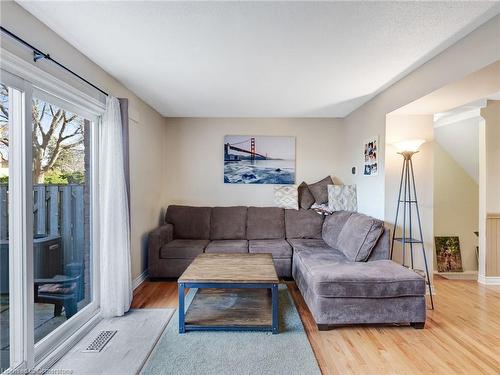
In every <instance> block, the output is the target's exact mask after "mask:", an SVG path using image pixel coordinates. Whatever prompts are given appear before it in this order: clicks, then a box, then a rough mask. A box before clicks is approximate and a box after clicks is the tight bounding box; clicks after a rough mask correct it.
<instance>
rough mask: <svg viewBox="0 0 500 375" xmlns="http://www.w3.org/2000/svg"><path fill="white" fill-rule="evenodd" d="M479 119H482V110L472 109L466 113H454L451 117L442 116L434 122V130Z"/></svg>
mask: <svg viewBox="0 0 500 375" xmlns="http://www.w3.org/2000/svg"><path fill="white" fill-rule="evenodd" d="M435 116H436V115H435ZM479 117H481V108H476V109H471V110H469V111H466V112H460V113H453V114H451V115H447V116H442V117H440V118H439V119H437V120H434V129H435V128H440V127H442V126H446V125H451V124H456V123H457V122H460V121H465V120H471V119H475V118H479Z"/></svg>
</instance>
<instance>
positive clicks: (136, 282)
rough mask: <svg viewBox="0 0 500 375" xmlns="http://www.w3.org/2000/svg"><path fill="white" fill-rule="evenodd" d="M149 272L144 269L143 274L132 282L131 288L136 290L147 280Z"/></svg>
mask: <svg viewBox="0 0 500 375" xmlns="http://www.w3.org/2000/svg"><path fill="white" fill-rule="evenodd" d="M148 275H149V270H148V269H147V268H146V269H145V270H144V272H143V273H141V274H140V275H139V276H137V277H136V278H135V279H134V280H132V288H133V289H134V290H136V289H137V288H138V287H139V286H140V285H141V284H142V283H143V282H144V281H146V279H147V278H148Z"/></svg>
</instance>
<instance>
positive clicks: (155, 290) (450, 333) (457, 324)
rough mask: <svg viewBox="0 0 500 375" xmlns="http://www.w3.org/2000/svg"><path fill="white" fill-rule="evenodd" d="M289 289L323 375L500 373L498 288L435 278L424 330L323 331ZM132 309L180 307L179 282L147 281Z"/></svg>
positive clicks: (295, 292) (290, 286) (296, 293)
mask: <svg viewBox="0 0 500 375" xmlns="http://www.w3.org/2000/svg"><path fill="white" fill-rule="evenodd" d="M287 284H288V289H289V291H290V293H291V294H292V296H293V298H294V300H295V303H296V306H297V309H298V311H299V314H300V316H301V318H302V322H303V324H304V327H305V330H306V332H307V336H308V338H309V341H310V343H311V346H312V348H313V350H314V353H315V355H316V359H317V360H318V363H319V365H320V368H321V371H322V373H323V374H324V375H326V374H398V375H399V374H500V287H499V286H488V287H486V286H483V285H480V284H478V283H476V282H474V281H465V280H445V279H441V278H439V279H437V278H436V280H435V288H436V296H435V299H434V303H435V306H436V310H434V311H431V310H428V316H427V323H426V326H425V329H422V330H416V329H413V328H410V327H387V326H384V327H380V326H376V327H345V328H337V329H335V330H331V331H318V329H317V328H316V325H315V323H314V320H313V318H312V316H311V314H310V312H309V310H308V308H307V306H306V304H305V302H304V301H303V299H302V296H301V295H300V292H299V291H298V289H297V287H296V286H295V284H294V283H293V282H288V283H287ZM132 307H134V308H154V307H177V285H176V283H175V282H173V281H170V282H168V281H160V282H149V281H146V282H144V283H143V284H142V285H141V286H140V287H139V288H138V289H137V290H136V291H135V294H134V301H133V303H132Z"/></svg>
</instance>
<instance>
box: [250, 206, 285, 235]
mask: <svg viewBox="0 0 500 375" xmlns="http://www.w3.org/2000/svg"><path fill="white" fill-rule="evenodd" d="M284 211H285V210H283V209H282V208H278V207H248V214H247V239H249V240H273V239H279V238H285V212H284Z"/></svg>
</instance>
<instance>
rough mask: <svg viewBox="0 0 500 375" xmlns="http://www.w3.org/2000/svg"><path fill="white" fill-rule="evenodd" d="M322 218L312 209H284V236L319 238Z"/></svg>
mask: <svg viewBox="0 0 500 375" xmlns="http://www.w3.org/2000/svg"><path fill="white" fill-rule="evenodd" d="M323 219H324V218H323V215H319V214H317V213H316V212H315V211H314V210H285V229H286V238H321V228H322V226H323Z"/></svg>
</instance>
